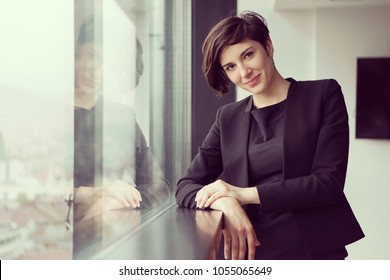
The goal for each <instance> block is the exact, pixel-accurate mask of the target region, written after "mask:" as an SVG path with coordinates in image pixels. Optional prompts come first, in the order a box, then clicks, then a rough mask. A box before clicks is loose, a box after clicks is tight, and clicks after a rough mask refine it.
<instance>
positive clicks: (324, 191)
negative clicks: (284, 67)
mask: <svg viewBox="0 0 390 280" xmlns="http://www.w3.org/2000/svg"><path fill="white" fill-rule="evenodd" d="M203 55H204V60H203V67H204V73H205V76H206V79H207V81H208V82H209V84H210V86H211V87H212V88H214V89H215V90H216V91H218V92H219V93H220V94H224V93H226V92H227V86H228V84H229V82H232V83H234V84H235V85H237V86H239V87H241V88H243V89H245V90H247V91H249V92H251V93H252V95H251V96H250V97H248V98H245V99H244V100H242V101H239V102H235V103H232V104H228V105H225V106H224V107H222V108H221V109H220V110H219V111H218V113H217V117H216V120H215V123H214V125H213V126H212V128H211V130H210V132H209V134H208V135H207V136H206V138H205V140H204V142H203V144H202V146H201V147H200V149H199V153H198V154H197V156H196V157H195V158H194V160H193V162H192V163H191V165H190V167H189V169H188V171H187V173H186V174H185V175H184V176H183V178H182V179H181V180H180V181H179V183H178V188H177V192H176V198H177V202H178V204H179V205H182V206H185V207H191V208H212V209H219V210H222V211H223V213H224V230H223V233H224V240H225V241H224V242H225V246H224V247H225V248H224V251H225V257H226V258H229V257H231V258H233V259H243V258H244V257H245V256H246V257H247V258H249V259H253V258H256V259H344V258H345V257H346V256H347V251H346V249H345V246H346V245H348V244H350V243H352V242H354V241H356V240H358V239H360V238H362V237H363V236H364V234H363V232H362V230H361V228H360V226H359V224H358V222H357V221H356V219H355V216H354V214H353V212H352V210H351V208H350V206H349V204H348V202H347V199H346V197H345V195H344V192H343V188H344V181H345V175H346V168H347V160H348V141H349V139H348V137H349V132H348V130H349V129H348V116H347V111H346V107H345V103H344V99H343V95H342V92H341V88H340V86H339V85H338V83H337V82H336V81H335V80H332V79H330V80H319V81H305V82H297V81H295V80H293V79H284V78H282V76H281V75H280V74H279V72H278V71H277V69H276V68H275V65H274V61H273V55H274V48H273V44H272V41H271V39H270V37H269V31H268V28H267V25H266V22H265V20H264V19H263V18H262V17H261V16H260V15H258V14H256V13H251V12H248V13H244V14H243V15H242V16H241V17H229V18H227V19H224V20H222V21H221V22H219V23H218V24H217V25H216V26H215V27H214V28H213V29H212V30H211V31H210V33H209V34H208V36H207V38H206V40H205V42H204V45H203ZM218 178H222V179H218Z"/></svg>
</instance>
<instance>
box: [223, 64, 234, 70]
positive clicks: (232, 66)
mask: <svg viewBox="0 0 390 280" xmlns="http://www.w3.org/2000/svg"><path fill="white" fill-rule="evenodd" d="M233 69H234V65H232V64H231V65H228V66H226V68H225V70H226V71H232V70H233Z"/></svg>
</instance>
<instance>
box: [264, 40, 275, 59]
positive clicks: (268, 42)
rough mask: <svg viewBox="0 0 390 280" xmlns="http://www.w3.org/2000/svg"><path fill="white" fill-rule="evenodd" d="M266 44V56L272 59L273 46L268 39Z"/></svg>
mask: <svg viewBox="0 0 390 280" xmlns="http://www.w3.org/2000/svg"><path fill="white" fill-rule="evenodd" d="M266 44H267V45H266V47H267V49H266V51H267V54H268V55H269V56H270V57H271V58H273V57H274V46H273V44H272V40H271V38H268V39H267V43H266Z"/></svg>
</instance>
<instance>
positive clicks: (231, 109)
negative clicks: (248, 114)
mask: <svg viewBox="0 0 390 280" xmlns="http://www.w3.org/2000/svg"><path fill="white" fill-rule="evenodd" d="M251 100H252V96H248V97H246V98H244V99H242V100H239V101H235V102H232V103H228V104H225V105H223V106H222V107H221V108H220V109H219V110H220V113H221V114H229V113H236V112H244V111H245V108H246V107H247V106H248V103H249V102H250V101H251Z"/></svg>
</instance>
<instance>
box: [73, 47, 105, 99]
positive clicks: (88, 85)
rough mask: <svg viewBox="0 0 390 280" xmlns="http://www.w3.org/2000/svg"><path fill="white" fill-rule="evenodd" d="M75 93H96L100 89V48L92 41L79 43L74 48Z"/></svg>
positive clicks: (101, 80) (101, 71) (101, 75)
mask: <svg viewBox="0 0 390 280" xmlns="http://www.w3.org/2000/svg"><path fill="white" fill-rule="evenodd" d="M75 67H76V69H75V70H76V76H75V86H76V94H96V93H97V92H99V91H101V90H102V86H103V69H102V48H101V46H99V45H97V44H94V43H85V44H82V45H79V46H78V47H77V49H76V61H75Z"/></svg>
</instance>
